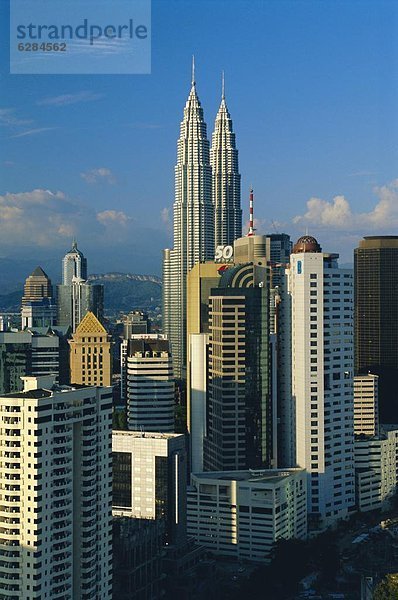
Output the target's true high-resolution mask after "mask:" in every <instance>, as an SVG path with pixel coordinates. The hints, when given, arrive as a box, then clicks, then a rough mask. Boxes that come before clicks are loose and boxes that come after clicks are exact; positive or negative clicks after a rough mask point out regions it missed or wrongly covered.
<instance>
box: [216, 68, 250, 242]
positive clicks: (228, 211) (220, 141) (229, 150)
mask: <svg viewBox="0 0 398 600" xmlns="http://www.w3.org/2000/svg"><path fill="white" fill-rule="evenodd" d="M210 164H211V167H212V174H213V179H212V181H213V185H212V193H213V204H214V211H215V214H214V225H215V228H214V238H215V239H214V242H215V247H216V248H217V247H218V246H230V245H232V244H233V243H234V241H235V240H236V239H237V238H240V237H241V235H242V209H241V206H240V174H239V167H238V150H237V149H236V144H235V134H234V132H233V129H232V120H231V117H230V114H229V111H228V108H227V104H226V102H225V93H224V75H223V82H222V96H221V104H220V108H219V109H218V113H217V116H216V121H215V124H214V132H213V135H212V140H211V149H210Z"/></svg>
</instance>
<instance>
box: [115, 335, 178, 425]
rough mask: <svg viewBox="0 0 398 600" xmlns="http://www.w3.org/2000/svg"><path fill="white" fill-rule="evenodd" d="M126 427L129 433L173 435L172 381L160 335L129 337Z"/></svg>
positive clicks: (169, 360) (170, 365)
mask: <svg viewBox="0 0 398 600" xmlns="http://www.w3.org/2000/svg"><path fill="white" fill-rule="evenodd" d="M125 365H126V379H127V382H126V383H127V423H128V428H129V429H131V430H132V431H159V432H168V433H172V432H173V431H174V404H175V400H174V395H175V394H174V377H173V362H172V358H171V352H170V344H169V342H168V340H167V339H166V338H165V336H163V335H156V334H152V335H151V334H148V335H132V336H131V339H130V340H129V341H128V342H127V351H126V355H125Z"/></svg>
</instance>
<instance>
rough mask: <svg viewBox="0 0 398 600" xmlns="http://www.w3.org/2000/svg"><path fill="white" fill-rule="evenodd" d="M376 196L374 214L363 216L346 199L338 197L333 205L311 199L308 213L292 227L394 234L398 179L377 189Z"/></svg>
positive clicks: (397, 216)
mask: <svg viewBox="0 0 398 600" xmlns="http://www.w3.org/2000/svg"><path fill="white" fill-rule="evenodd" d="M374 192H375V194H376V196H377V197H378V202H377V203H376V204H375V206H374V208H373V209H372V210H371V211H369V212H362V213H361V212H358V213H355V212H353V210H352V208H351V206H350V203H349V202H348V200H346V198H345V197H344V196H336V197H335V198H333V200H332V201H331V202H329V201H327V200H322V199H321V198H310V200H308V202H307V212H306V213H305V214H303V215H298V216H296V217H294V219H293V223H295V224H296V225H312V226H315V227H320V228H328V229H335V230H341V231H352V232H358V233H366V231H378V232H381V231H383V230H386V231H389V232H391V229H392V228H396V227H398V179H395V180H394V181H392V182H391V183H390V184H388V185H384V186H381V187H376V188H374Z"/></svg>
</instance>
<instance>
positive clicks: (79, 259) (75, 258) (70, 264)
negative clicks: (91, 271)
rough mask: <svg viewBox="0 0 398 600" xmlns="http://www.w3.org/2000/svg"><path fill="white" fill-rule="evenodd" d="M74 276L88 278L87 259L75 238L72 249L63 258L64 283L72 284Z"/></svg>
mask: <svg viewBox="0 0 398 600" xmlns="http://www.w3.org/2000/svg"><path fill="white" fill-rule="evenodd" d="M74 277H78V278H79V279H84V280H86V279H87V259H86V258H85V257H84V255H83V253H82V252H80V250H78V248H77V242H76V240H73V243H72V249H71V250H70V251H69V252H68V253H67V254H65V256H64V258H63V260H62V284H63V285H71V284H72V281H73V278H74Z"/></svg>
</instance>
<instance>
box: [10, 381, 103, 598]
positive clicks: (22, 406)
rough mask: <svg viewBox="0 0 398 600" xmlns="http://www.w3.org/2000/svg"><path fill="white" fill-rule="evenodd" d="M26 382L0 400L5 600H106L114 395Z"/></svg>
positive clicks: (92, 388)
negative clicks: (50, 599) (20, 387)
mask: <svg viewBox="0 0 398 600" xmlns="http://www.w3.org/2000/svg"><path fill="white" fill-rule="evenodd" d="M24 382H25V387H24V391H22V392H19V393H14V394H8V395H5V396H2V397H0V417H1V422H2V424H3V426H2V432H1V437H0V452H1V459H0V460H1V469H0V477H1V485H0V488H1V490H0V501H1V505H2V510H1V512H0V556H1V567H0V569H1V576H2V579H3V580H5V581H6V582H7V587H3V590H7V591H6V592H3V594H4V597H7V598H28V597H29V598H32V599H33V598H37V599H39V598H54V599H55V598H65V600H66V599H67V600H85V599H87V598H101V599H104V600H107V599H109V600H110V599H111V597H112V590H111V586H112V547H111V542H112V529H111V527H112V520H111V508H112V497H111V491H110V488H109V485H110V484H111V481H112V472H111V468H112V464H111V450H110V443H111V426H112V391H111V390H110V389H109V388H94V387H85V388H80V389H76V388H73V387H65V386H63V387H62V388H58V387H57V386H56V385H54V382H53V379H52V377H51V376H50V377H41V378H35V377H26V378H24ZM10 473H12V476H11V475H10ZM9 574H12V577H10V576H9ZM4 585H5V584H4Z"/></svg>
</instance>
